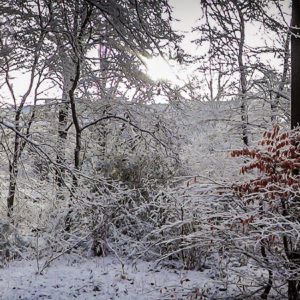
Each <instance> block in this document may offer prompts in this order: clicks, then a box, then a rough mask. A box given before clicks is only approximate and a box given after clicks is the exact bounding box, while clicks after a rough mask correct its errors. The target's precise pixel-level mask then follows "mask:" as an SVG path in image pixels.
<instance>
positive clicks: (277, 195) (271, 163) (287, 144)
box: [231, 126, 300, 200]
mask: <svg viewBox="0 0 300 300" xmlns="http://www.w3.org/2000/svg"><path fill="white" fill-rule="evenodd" d="M258 146H259V147H257V148H254V149H242V150H235V151H232V153H231V155H232V156H233V157H244V158H250V162H248V163H247V164H245V165H244V166H243V167H242V168H241V170H240V173H241V174H245V173H247V172H249V171H252V170H258V171H259V173H260V174H259V176H258V177H257V178H255V179H253V180H250V181H249V182H247V183H243V184H239V185H236V186H234V189H235V191H236V192H237V194H238V195H239V196H243V195H245V194H257V195H259V194H261V193H264V197H265V199H269V200H270V199H283V198H284V199H288V198H289V197H293V196H294V195H295V194H296V193H297V192H299V190H300V176H299V172H298V171H297V170H299V169H300V130H299V128H298V129H296V130H293V131H290V132H283V133H280V132H279V126H274V127H273V129H272V130H270V131H267V132H265V133H264V135H263V139H262V140H261V141H260V142H259V143H258Z"/></svg>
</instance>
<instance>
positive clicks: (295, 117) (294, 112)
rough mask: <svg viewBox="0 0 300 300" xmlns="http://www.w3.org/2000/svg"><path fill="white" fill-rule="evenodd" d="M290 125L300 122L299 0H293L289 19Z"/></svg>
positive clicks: (293, 126) (294, 125) (293, 125)
mask: <svg viewBox="0 0 300 300" xmlns="http://www.w3.org/2000/svg"><path fill="white" fill-rule="evenodd" d="M291 33H292V34H291V64H292V73H291V74H292V86H291V89H292V92H291V127H292V128H295V127H296V126H297V125H299V124H300V1H299V0H293V3H292V21H291Z"/></svg>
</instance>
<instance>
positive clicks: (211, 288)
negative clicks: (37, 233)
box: [0, 256, 232, 300]
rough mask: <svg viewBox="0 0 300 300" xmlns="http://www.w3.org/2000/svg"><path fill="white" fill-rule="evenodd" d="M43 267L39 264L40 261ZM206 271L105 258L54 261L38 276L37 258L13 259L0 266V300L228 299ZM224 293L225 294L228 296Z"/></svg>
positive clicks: (67, 257)
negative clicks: (209, 295) (211, 295)
mask: <svg viewBox="0 0 300 300" xmlns="http://www.w3.org/2000/svg"><path fill="white" fill-rule="evenodd" d="M39 263H40V265H41V266H42V265H43V263H42V262H39ZM212 277H213V276H212V275H211V273H210V270H208V269H206V270H204V271H203V272H199V271H181V270H177V269H170V268H166V267H163V266H161V265H156V264H155V263H153V262H145V261H138V262H134V263H133V262H124V266H123V267H122V263H121V262H120V260H119V259H117V258H115V257H112V256H108V257H103V258H89V259H83V258H80V259H78V258H75V257H73V256H65V257H61V258H59V259H57V260H55V261H54V262H53V263H52V264H51V265H50V267H48V268H47V269H45V271H44V272H43V275H38V274H37V262H36V261H25V260H23V261H13V262H10V263H9V264H8V265H7V266H5V267H4V268H2V269H1V270H0V291H1V295H0V299H3V300H14V299H22V300H36V299H57V300H59V299H63V300H65V299H87V300H89V299H103V300H109V299H124V300H129V299H130V300H135V299H136V300H146V299H177V300H179V299H217V298H219V297H217V298H207V297H205V294H207V293H208V294H211V293H213V294H214V295H218V296H220V298H221V299H232V298H231V297H230V296H229V295H228V294H227V293H228V291H226V290H225V289H224V288H223V287H222V284H221V283H218V282H217V281H215V280H213V278H212ZM226 294H227V295H226Z"/></svg>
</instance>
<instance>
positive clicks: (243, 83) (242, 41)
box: [234, 2, 249, 146]
mask: <svg viewBox="0 0 300 300" xmlns="http://www.w3.org/2000/svg"><path fill="white" fill-rule="evenodd" d="M234 5H235V7H236V9H237V12H238V14H239V19H240V35H241V36H240V41H239V49H238V64H239V72H240V96H241V120H242V140H243V143H244V145H245V146H249V137H248V112H247V98H246V96H247V77H246V68H245V65H244V60H243V55H244V46H245V22H244V16H243V13H242V11H241V8H240V7H239V4H238V3H235V2H234Z"/></svg>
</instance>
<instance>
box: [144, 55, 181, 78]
mask: <svg viewBox="0 0 300 300" xmlns="http://www.w3.org/2000/svg"><path fill="white" fill-rule="evenodd" d="M144 61H145V64H146V68H147V75H148V76H149V77H150V78H151V79H152V80H154V81H170V82H172V83H177V82H178V81H179V78H178V76H177V75H176V66H172V65H171V64H170V63H169V62H167V61H166V60H164V59H163V58H162V57H161V56H156V57H152V58H146V59H144Z"/></svg>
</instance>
